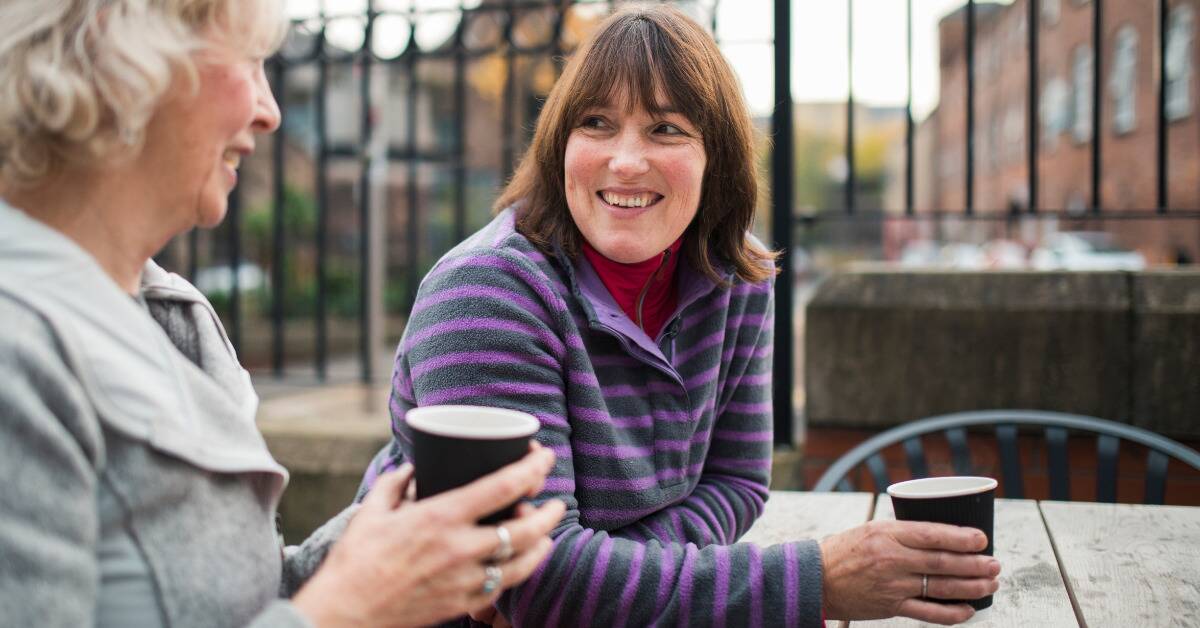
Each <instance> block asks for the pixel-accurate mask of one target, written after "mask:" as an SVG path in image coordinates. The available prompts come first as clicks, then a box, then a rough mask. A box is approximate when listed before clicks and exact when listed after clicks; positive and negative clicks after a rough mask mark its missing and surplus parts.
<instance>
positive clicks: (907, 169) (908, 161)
mask: <svg viewBox="0 0 1200 628" xmlns="http://www.w3.org/2000/svg"><path fill="white" fill-rule="evenodd" d="M905 5H906V6H905V24H906V30H905V33H906V37H905V40H906V50H905V68H906V70H905V72H906V74H905V81H906V84H907V91H906V92H905V98H904V214H905V215H906V216H912V215H913V195H914V190H913V144H914V142H915V137H914V136H915V129H914V127H913V107H912V97H913V88H912V84H913V25H912V0H907V2H906V3H905Z"/></svg>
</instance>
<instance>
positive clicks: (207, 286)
mask: <svg viewBox="0 0 1200 628" xmlns="http://www.w3.org/2000/svg"><path fill="white" fill-rule="evenodd" d="M237 279H238V291H239V292H253V291H255V290H258V289H260V288H263V287H266V286H267V285H268V278H267V274H266V273H265V272H263V269H262V267H261V266H259V265H258V264H254V263H251V262H242V263H241V264H239V265H238V276H237ZM192 283H193V284H195V286H196V289H198V290H199V291H200V292H203V293H204V294H206V295H208V296H210V297H211V296H213V295H218V294H229V293H230V292H232V291H233V268H232V267H231V266H229V265H228V264H222V265H219V266H209V267H207V268H201V269H199V270H197V271H196V278H195V281H193V282H192Z"/></svg>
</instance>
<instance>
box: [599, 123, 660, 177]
mask: <svg viewBox="0 0 1200 628" xmlns="http://www.w3.org/2000/svg"><path fill="white" fill-rule="evenodd" d="M631 135H632V134H623V135H621V136H619V137H618V138H617V140H616V143H615V146H614V147H613V153H612V157H611V158H609V161H608V168H609V170H611V171H612V173H613V174H615V175H617V176H618V177H622V178H631V177H636V176H639V175H641V174H645V172H646V171H647V170H649V169H650V166H649V164H648V163H647V161H646V147H645V146H644V145H643V144H642V141H641V138H639V137H636V136H631Z"/></svg>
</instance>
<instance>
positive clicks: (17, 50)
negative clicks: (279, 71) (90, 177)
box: [0, 0, 286, 185]
mask: <svg viewBox="0 0 1200 628" xmlns="http://www.w3.org/2000/svg"><path fill="white" fill-rule="evenodd" d="M281 5H282V0H3V2H2V3H0V85H2V86H4V87H3V89H2V90H0V182H2V183H8V184H15V185H31V184H37V183H39V182H41V181H44V180H45V179H46V178H48V177H51V176H53V175H54V174H56V173H57V172H59V171H60V169H61V168H62V167H63V166H64V165H65V164H68V163H72V164H83V165H90V164H93V163H97V162H100V161H104V160H109V159H113V158H120V157H121V156H123V155H135V154H136V153H137V151H138V150H139V149H140V147H141V143H142V140H143V135H144V131H145V128H146V124H147V122H149V120H150V118H151V117H152V116H153V114H154V111H155V109H156V108H157V107H158V105H159V104H160V103H161V102H162V100H163V97H164V96H165V95H166V94H167V93H168V91H170V90H172V89H178V88H180V87H177V86H182V88H184V89H188V88H189V86H190V88H194V86H195V79H196V67H195V62H194V54H195V53H196V52H199V51H201V50H203V49H205V47H206V46H209V45H211V44H212V42H214V41H221V42H223V43H226V44H229V45H232V46H234V47H235V48H236V49H238V50H239V51H244V52H247V53H249V54H251V55H253V56H258V57H265V56H267V55H269V54H270V53H271V52H273V51H274V50H275V49H276V48H277V47H278V46H279V44H280V42H281V41H282V39H283V35H284V33H285V31H286V22H285V21H284V19H283V14H282V6H281Z"/></svg>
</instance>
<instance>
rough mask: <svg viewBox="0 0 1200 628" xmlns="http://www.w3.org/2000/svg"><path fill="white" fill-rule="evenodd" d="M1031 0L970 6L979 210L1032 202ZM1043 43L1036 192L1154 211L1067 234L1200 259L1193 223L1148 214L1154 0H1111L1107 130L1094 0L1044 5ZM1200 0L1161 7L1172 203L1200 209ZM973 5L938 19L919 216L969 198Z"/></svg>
mask: <svg viewBox="0 0 1200 628" xmlns="http://www.w3.org/2000/svg"><path fill="white" fill-rule="evenodd" d="M1028 2H1029V0H1015V1H1014V2H1012V3H1010V4H982V3H981V4H978V5H977V6H976V41H975V70H976V75H975V77H976V79H975V86H976V93H975V150H974V164H975V178H974V186H975V190H974V206H975V209H976V211H977V212H979V213H996V212H1007V211H1011V210H1014V209H1024V208H1027V207H1028V206H1029V187H1028V150H1027V144H1026V143H1027V142H1028V138H1029V120H1028V119H1027V118H1028V115H1027V113H1028V109H1029V104H1028V98H1029V95H1028V94H1029V92H1028V85H1029V72H1028V66H1029V36H1028V25H1029V7H1028ZM1039 4H1040V9H1039V10H1040V14H1039V37H1038V75H1039V76H1038V100H1039V102H1038V115H1037V120H1036V123H1037V124H1038V130H1039V142H1038V143H1039V149H1038V155H1039V156H1038V172H1039V184H1038V198H1037V206H1038V207H1039V208H1041V209H1045V210H1066V211H1067V212H1068V213H1069V214H1075V213H1079V214H1083V213H1085V212H1086V210H1087V209H1089V208H1091V207H1094V206H1099V207H1100V208H1102V209H1104V210H1120V211H1146V212H1147V215H1148V219H1147V220H1145V221H1142V220H1133V221H1122V222H1121V223H1119V224H1118V223H1116V222H1114V221H1110V222H1109V223H1108V224H1098V223H1096V222H1090V223H1088V224H1082V223H1081V224H1080V225H1072V224H1066V223H1070V222H1073V221H1066V223H1064V224H1063V225H1060V227H1061V228H1063V229H1067V228H1071V229H1075V228H1087V229H1107V230H1109V231H1111V232H1113V234H1114V236H1115V237H1116V238H1117V239H1118V240H1119V241H1120V242H1122V243H1123V244H1125V245H1126V246H1128V247H1131V248H1137V249H1138V250H1140V251H1142V252H1143V254H1144V255H1146V257H1147V259H1148V260H1150V261H1152V262H1165V261H1169V260H1170V259H1172V258H1173V257H1174V256H1175V255H1177V254H1178V253H1179V251H1180V250H1184V251H1187V253H1188V254H1189V255H1190V257H1191V259H1197V258H1198V257H1197V256H1198V254H1200V224H1197V223H1196V221H1164V220H1151V219H1149V216H1150V215H1151V214H1152V213H1153V211H1154V208H1155V206H1156V204H1157V198H1156V185H1157V183H1156V170H1155V168H1156V161H1155V160H1156V155H1157V144H1156V142H1157V139H1156V138H1157V129H1158V91H1157V84H1158V65H1157V63H1158V42H1159V41H1160V39H1159V35H1158V19H1157V18H1158V16H1157V10H1156V5H1157V3H1155V2H1149V1H1147V0H1107V1H1106V2H1104V5H1103V24H1102V26H1103V45H1102V50H1101V51H1100V55H1099V60H1100V63H1101V72H1100V77H1101V85H1100V114H1101V115H1100V128H1099V129H1098V130H1097V129H1093V128H1092V127H1093V119H1092V116H1093V71H1094V70H1093V64H1094V63H1095V62H1096V60H1097V59H1096V54H1095V51H1093V49H1092V43H1093V41H1092V28H1093V2H1092V1H1091V0H1041V1H1040V3H1039ZM1198 13H1200V0H1174V1H1172V2H1169V3H1168V14H1167V30H1166V41H1167V55H1166V64H1167V76H1168V78H1167V86H1166V92H1167V107H1166V119H1167V138H1168V144H1167V146H1168V158H1167V164H1168V166H1167V180H1168V203H1167V204H1168V207H1170V208H1172V209H1189V210H1194V209H1200V116H1198V113H1197V107H1198V106H1200V84H1198V83H1200V82H1198V81H1197V80H1196V77H1195V76H1194V75H1195V72H1196V66H1197V61H1198V58H1197V47H1196V45H1195V44H1194V39H1195V33H1196V30H1195V29H1196V21H1197V18H1198V17H1200V16H1198ZM965 18H966V10H965V9H963V8H960V9H959V10H957V11H955V12H953V13H951V14H949V15H947V16H945V17H944V18H942V20H941V22H940V23H939V28H938V30H939V39H940V85H941V102H940V104H939V105H938V109H937V111H935V112H934V113H933V114H932V115H931V116H930V117H929V118H928V119H927V120H926V121H925V122H924V123H923V125H922V126H923V127H928V128H922V129H921V131H920V134H919V136H918V141H919V142H921V141H924V142H932V143H933V146H932V147H930V146H925V147H923V148H924V149H925V150H928V151H930V152H931V153H932V156H933V158H932V160H931V163H930V166H931V167H930V168H925V169H924V171H923V172H922V171H921V170H918V172H917V177H919V180H918V184H917V189H918V194H917V209H918V211H931V210H942V211H947V212H955V211H961V208H962V207H963V206H964V205H965V189H966V185H965V176H966V172H965V168H966V166H965V164H966V159H965V151H966V141H965V133H966V124H965V120H966V113H965V110H966V96H965V94H966V19H965ZM1094 136H1098V137H1099V140H1100V147H1101V177H1100V178H1101V184H1100V197H1099V199H1093V198H1091V196H1092V194H1091V188H1092V184H1091V168H1092V166H1091V159H1092V142H1093V137H1094Z"/></svg>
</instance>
